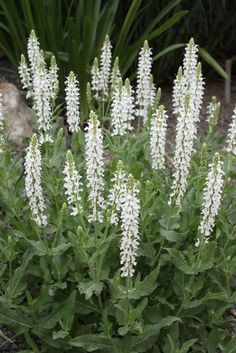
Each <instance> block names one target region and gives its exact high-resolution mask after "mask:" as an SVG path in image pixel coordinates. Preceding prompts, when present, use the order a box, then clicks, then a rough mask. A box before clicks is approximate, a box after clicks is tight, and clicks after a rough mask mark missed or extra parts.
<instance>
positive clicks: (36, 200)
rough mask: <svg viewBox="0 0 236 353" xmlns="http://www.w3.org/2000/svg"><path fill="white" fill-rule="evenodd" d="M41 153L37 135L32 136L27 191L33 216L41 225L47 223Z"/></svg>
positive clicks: (26, 160) (27, 167)
mask: <svg viewBox="0 0 236 353" xmlns="http://www.w3.org/2000/svg"><path fill="white" fill-rule="evenodd" d="M41 169H42V167H41V153H40V145H39V142H38V139H37V135H36V134H34V135H33V136H32V138H31V142H30V145H29V147H28V148H27V153H26V157H25V174H26V175H25V191H26V195H27V197H28V199H29V206H30V209H31V212H32V218H33V219H34V221H35V222H36V223H37V224H38V225H39V226H40V227H43V226H45V225H46V224H47V217H46V216H45V214H44V212H45V208H46V206H45V201H44V197H43V191H42V186H41Z"/></svg>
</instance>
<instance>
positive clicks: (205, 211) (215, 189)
mask: <svg viewBox="0 0 236 353" xmlns="http://www.w3.org/2000/svg"><path fill="white" fill-rule="evenodd" d="M222 165H223V163H222V162H221V160H220V157H219V154H218V153H215V155H214V158H213V163H212V164H210V167H209V173H208V176H207V181H206V185H205V188H204V191H203V207H202V212H201V214H202V219H201V223H200V225H199V230H200V232H201V234H202V235H203V236H204V239H205V241H206V242H207V241H208V238H209V236H210V235H211V232H212V230H213V228H214V225H215V218H216V216H217V214H218V212H219V209H220V203H221V197H222V191H223V185H224V180H223V175H224V173H223V169H222ZM197 243H198V242H197Z"/></svg>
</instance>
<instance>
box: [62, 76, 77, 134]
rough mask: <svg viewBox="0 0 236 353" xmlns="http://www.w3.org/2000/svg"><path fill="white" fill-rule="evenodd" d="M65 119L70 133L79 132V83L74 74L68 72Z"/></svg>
mask: <svg viewBox="0 0 236 353" xmlns="http://www.w3.org/2000/svg"><path fill="white" fill-rule="evenodd" d="M65 91H66V117H67V122H68V125H69V130H70V131H71V132H78V131H79V122H80V113H79V82H78V80H77V79H76V76H75V74H74V72H72V71H71V72H70V74H69V76H68V77H67V80H66V89H65Z"/></svg>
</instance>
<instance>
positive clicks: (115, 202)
mask: <svg viewBox="0 0 236 353" xmlns="http://www.w3.org/2000/svg"><path fill="white" fill-rule="evenodd" d="M126 180H127V173H126V172H125V170H124V165H123V162H122V161H119V162H118V163H117V169H116V171H115V173H114V176H113V178H112V180H111V182H112V188H111V190H110V193H109V196H108V200H109V201H108V205H109V220H110V223H111V224H115V225H118V220H119V215H120V212H121V198H122V197H123V195H124V193H125V189H126V188H125V182H126Z"/></svg>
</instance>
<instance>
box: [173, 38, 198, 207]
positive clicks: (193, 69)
mask: <svg viewBox="0 0 236 353" xmlns="http://www.w3.org/2000/svg"><path fill="white" fill-rule="evenodd" d="M202 97H203V78H202V72H201V65H200V63H197V46H196V45H195V43H194V41H193V39H191V40H190V42H189V43H188V45H187V48H186V51H185V56H184V64H183V70H182V68H180V69H179V71H178V74H177V78H176V80H175V82H174V89H173V107H174V114H175V115H176V117H177V127H176V148H175V156H174V169H175V170H174V180H173V184H172V192H171V195H170V200H169V203H172V202H173V200H174V201H175V203H176V204H180V203H181V200H182V198H183V195H184V193H185V190H186V186H187V177H188V174H189V167H190V160H191V155H192V152H193V143H194V140H195V137H196V131H197V128H196V123H197V122H198V121H199V114H200V108H201V104H202Z"/></svg>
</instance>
